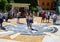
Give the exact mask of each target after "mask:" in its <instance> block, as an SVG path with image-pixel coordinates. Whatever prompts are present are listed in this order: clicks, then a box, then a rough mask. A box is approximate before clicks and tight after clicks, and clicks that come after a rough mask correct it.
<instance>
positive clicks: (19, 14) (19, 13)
mask: <svg viewBox="0 0 60 42" xmlns="http://www.w3.org/2000/svg"><path fill="white" fill-rule="evenodd" d="M20 16H21V12H18V13H17V23H18V24H19V23H20V22H19V18H20Z"/></svg>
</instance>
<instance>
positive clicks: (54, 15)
mask: <svg viewBox="0 0 60 42" xmlns="http://www.w3.org/2000/svg"><path fill="white" fill-rule="evenodd" d="M56 20H57V15H56V13H54V14H53V24H56Z"/></svg>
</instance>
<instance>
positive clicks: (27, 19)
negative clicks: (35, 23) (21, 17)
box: [26, 14, 30, 28]
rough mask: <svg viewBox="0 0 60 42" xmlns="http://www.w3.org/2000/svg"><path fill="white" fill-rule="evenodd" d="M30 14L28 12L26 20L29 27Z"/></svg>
mask: <svg viewBox="0 0 60 42" xmlns="http://www.w3.org/2000/svg"><path fill="white" fill-rule="evenodd" d="M29 17H30V16H29V15H28V14H26V22H27V27H28V28H29V26H30V23H29Z"/></svg>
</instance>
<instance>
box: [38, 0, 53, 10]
mask: <svg viewBox="0 0 60 42" xmlns="http://www.w3.org/2000/svg"><path fill="white" fill-rule="evenodd" d="M37 2H38V6H40V7H42V9H43V10H52V9H53V2H54V0H37Z"/></svg>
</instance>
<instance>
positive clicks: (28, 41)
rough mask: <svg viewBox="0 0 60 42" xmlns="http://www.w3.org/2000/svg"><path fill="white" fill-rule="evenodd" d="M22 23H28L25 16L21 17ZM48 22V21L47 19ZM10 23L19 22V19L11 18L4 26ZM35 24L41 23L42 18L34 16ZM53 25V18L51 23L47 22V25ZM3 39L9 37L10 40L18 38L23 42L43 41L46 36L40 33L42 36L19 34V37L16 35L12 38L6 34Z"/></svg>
mask: <svg viewBox="0 0 60 42" xmlns="http://www.w3.org/2000/svg"><path fill="white" fill-rule="evenodd" d="M20 23H23V24H26V19H25V18H21V19H20ZM45 23H46V21H45ZM10 24H13V25H14V24H17V19H16V18H14V19H9V22H8V23H6V22H4V23H3V26H6V25H10ZM34 24H41V18H40V17H34ZM48 24H49V25H52V20H51V19H50V23H47V25H48ZM2 38H3V39H8V40H16V41H21V42H42V40H43V38H44V36H43V35H40V36H32V35H19V36H17V37H15V38H14V39H11V38H10V36H9V35H8V36H5V37H2Z"/></svg>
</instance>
